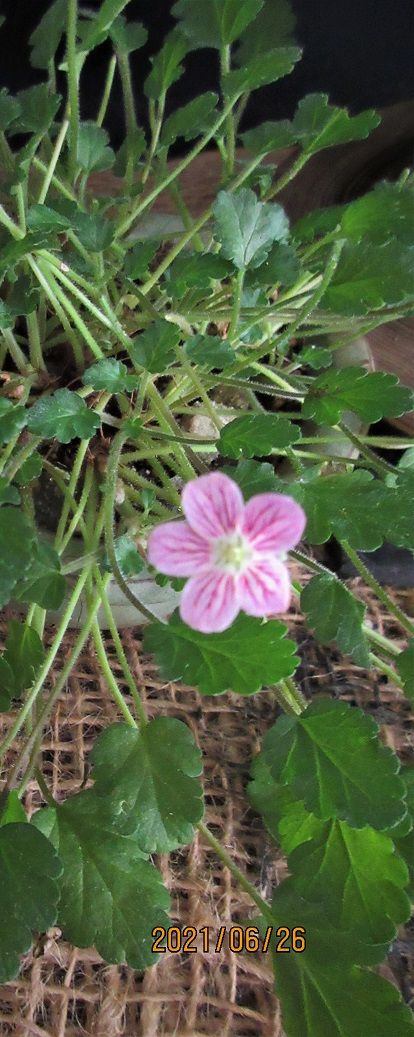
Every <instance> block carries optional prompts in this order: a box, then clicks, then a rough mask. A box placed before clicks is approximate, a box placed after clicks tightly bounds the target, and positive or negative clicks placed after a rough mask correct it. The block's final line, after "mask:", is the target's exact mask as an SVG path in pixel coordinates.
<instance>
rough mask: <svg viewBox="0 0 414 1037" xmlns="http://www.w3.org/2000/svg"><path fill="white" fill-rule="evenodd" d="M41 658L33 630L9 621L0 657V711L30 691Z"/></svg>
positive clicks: (39, 647) (40, 645) (39, 643)
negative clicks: (23, 693) (26, 691)
mask: <svg viewBox="0 0 414 1037" xmlns="http://www.w3.org/2000/svg"><path fill="white" fill-rule="evenodd" d="M44 657H45V652H44V648H43V645H42V642H41V640H40V637H39V635H38V633H37V632H36V630H34V629H33V627H29V626H28V625H27V624H26V623H20V622H19V620H17V619H12V620H10V622H9V623H8V624H7V638H6V644H5V649H4V652H3V654H2V656H1V657H0V709H2V710H3V709H8V708H9V706H10V702H11V700H12V699H14V698H19V697H20V695H21V693H22V691H25V690H26V689H27V688H30V686H31V684H33V681H34V680H35V678H36V674H37V672H38V670H39V669H40V666H41V665H42V662H43V660H44Z"/></svg>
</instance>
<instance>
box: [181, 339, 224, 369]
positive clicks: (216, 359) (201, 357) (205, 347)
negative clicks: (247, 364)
mask: <svg viewBox="0 0 414 1037" xmlns="http://www.w3.org/2000/svg"><path fill="white" fill-rule="evenodd" d="M185 353H186V356H187V357H188V359H189V360H191V362H192V363H193V364H197V367H206V368H207V370H209V371H212V370H213V368H215V367H216V368H217V369H218V370H220V371H225V370H226V368H228V367H231V366H232V364H234V363H235V362H236V360H237V356H236V353H235V351H234V349H233V348H232V346H231V345H230V343H229V342H228V341H227V339H225V338H220V337H219V335H194V336H193V338H190V339H188V341H187V342H186V344H185Z"/></svg>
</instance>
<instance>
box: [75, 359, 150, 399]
mask: <svg viewBox="0 0 414 1037" xmlns="http://www.w3.org/2000/svg"><path fill="white" fill-rule="evenodd" d="M82 381H83V384H84V385H90V386H91V387H92V389H106V390H107V392H114V393H117V392H124V391H125V390H126V391H132V390H133V389H137V388H138V385H139V378H138V375H136V374H129V373H128V368H127V366H126V364H123V363H122V361H121V360H116V359H115V357H105V358H104V359H103V360H97V362H96V364H92V365H91V367H87V368H86V371H84V372H83V375H82Z"/></svg>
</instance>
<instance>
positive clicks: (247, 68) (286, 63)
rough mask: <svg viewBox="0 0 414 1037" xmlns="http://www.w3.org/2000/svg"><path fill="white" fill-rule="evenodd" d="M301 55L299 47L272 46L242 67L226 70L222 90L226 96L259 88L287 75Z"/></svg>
mask: <svg viewBox="0 0 414 1037" xmlns="http://www.w3.org/2000/svg"><path fill="white" fill-rule="evenodd" d="M301 57H302V50H301V49H300V47H274V49H273V50H268V51H267V52H266V54H258V55H257V56H256V57H254V58H251V59H250V61H247V62H246V64H243V67H242V68H238V69H234V70H233V71H231V72H227V73H226V75H224V76H223V80H222V81H223V90H224V92H225V94H226V95H227V96H228V97H233V96H235V97H237V96H238V95H239V94H242V93H245V92H247V91H249V90H259V88H260V87H262V86H268V84H269V83H275V82H276V81H277V80H278V79H282V78H283V76H288V75H289V73H290V72H291V71H292V69H293V68H294V66H295V65H296V63H297V62H298V61H299V60H300V58H301Z"/></svg>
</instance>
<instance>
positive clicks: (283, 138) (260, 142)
mask: <svg viewBox="0 0 414 1037" xmlns="http://www.w3.org/2000/svg"><path fill="white" fill-rule="evenodd" d="M241 139H242V142H243V147H245V148H247V149H248V151H252V152H253V154H254V155H267V154H268V153H269V151H279V149H280V148H288V147H290V145H291V144H293V143H294V133H293V130H292V123H291V122H289V120H288V119H281V120H279V121H278V122H262V123H261V124H260V126H255V128H254V129H253V130H247V131H246V133H242V134H241Z"/></svg>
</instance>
